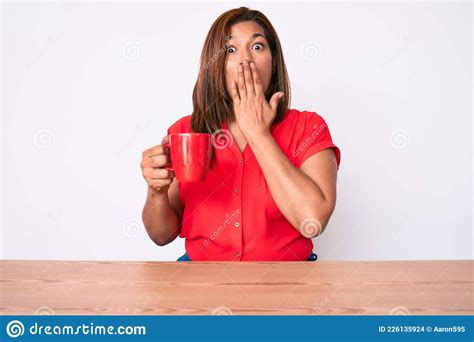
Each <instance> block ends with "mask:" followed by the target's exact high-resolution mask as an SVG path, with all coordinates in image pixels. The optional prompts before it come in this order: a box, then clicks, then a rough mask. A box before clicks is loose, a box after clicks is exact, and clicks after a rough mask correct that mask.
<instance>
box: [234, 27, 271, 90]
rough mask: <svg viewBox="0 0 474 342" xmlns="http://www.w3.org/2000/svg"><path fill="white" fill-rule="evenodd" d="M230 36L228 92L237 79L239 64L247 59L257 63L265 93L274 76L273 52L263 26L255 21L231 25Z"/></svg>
mask: <svg viewBox="0 0 474 342" xmlns="http://www.w3.org/2000/svg"><path fill="white" fill-rule="evenodd" d="M228 38H229V39H228V40H227V44H226V46H227V50H226V62H225V83H226V90H227V94H231V85H232V81H233V80H235V81H237V66H238V65H239V63H243V62H244V61H245V60H246V59H248V60H249V61H253V62H254V63H255V65H256V67H257V72H258V75H259V77H260V80H261V82H262V86H263V90H264V93H265V92H266V91H267V89H268V86H269V85H270V80H271V78H272V53H271V50H270V47H269V46H268V42H267V40H266V39H265V36H264V33H263V29H262V27H261V26H260V25H259V24H257V23H256V22H254V21H245V22H240V23H237V24H235V25H232V26H231V27H230V36H229V37H228Z"/></svg>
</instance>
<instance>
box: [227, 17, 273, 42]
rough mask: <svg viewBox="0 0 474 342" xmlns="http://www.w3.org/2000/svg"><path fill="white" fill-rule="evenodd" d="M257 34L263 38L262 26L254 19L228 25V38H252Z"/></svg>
mask: <svg viewBox="0 0 474 342" xmlns="http://www.w3.org/2000/svg"><path fill="white" fill-rule="evenodd" d="M257 34H258V36H263V37H264V38H265V34H264V32H263V29H262V27H261V26H260V25H259V24H257V23H256V22H254V21H244V22H241V23H237V24H234V25H232V26H231V27H230V39H233V38H234V39H235V38H239V37H240V38H254V37H256V36H257Z"/></svg>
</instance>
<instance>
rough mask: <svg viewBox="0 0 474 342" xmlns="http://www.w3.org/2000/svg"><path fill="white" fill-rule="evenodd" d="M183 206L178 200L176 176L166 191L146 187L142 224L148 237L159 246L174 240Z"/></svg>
mask: <svg viewBox="0 0 474 342" xmlns="http://www.w3.org/2000/svg"><path fill="white" fill-rule="evenodd" d="M182 217H183V207H182V206H181V204H180V202H179V190H178V184H177V182H176V178H175V179H174V180H173V183H171V185H170V187H169V189H168V192H166V191H165V192H157V191H156V190H155V189H153V188H148V193H147V199H146V202H145V206H144V207H143V213H142V218H143V224H144V225H145V228H146V231H147V233H148V236H149V237H150V239H151V240H152V241H153V242H155V243H156V244H157V245H159V246H164V245H167V244H169V243H170V242H172V241H174V239H176V237H177V236H178V235H179V233H180V231H181V221H182Z"/></svg>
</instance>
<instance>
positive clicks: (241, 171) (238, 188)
mask: <svg viewBox="0 0 474 342" xmlns="http://www.w3.org/2000/svg"><path fill="white" fill-rule="evenodd" d="M244 166H245V164H244V160H243V158H240V159H239V164H237V167H238V168H239V177H240V179H237V182H236V183H237V186H236V187H235V188H234V195H235V196H236V197H237V198H238V201H239V202H238V207H239V208H240V218H239V221H235V222H234V227H235V229H236V230H240V249H238V250H236V252H235V254H234V257H235V258H236V259H239V260H241V259H242V243H243V225H242V218H243V211H242V210H243V206H242V191H241V189H242V183H243V179H244Z"/></svg>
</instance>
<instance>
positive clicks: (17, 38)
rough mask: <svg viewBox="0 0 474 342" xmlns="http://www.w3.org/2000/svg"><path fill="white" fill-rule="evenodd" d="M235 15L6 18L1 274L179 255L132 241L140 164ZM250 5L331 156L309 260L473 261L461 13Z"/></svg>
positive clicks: (374, 6)
mask: <svg viewBox="0 0 474 342" xmlns="http://www.w3.org/2000/svg"><path fill="white" fill-rule="evenodd" d="M242 4H243V3H230V2H228V3H205V4H199V3H194V4H183V3H176V4H166V3H151V2H147V3H139V4H138V3H132V2H129V3H127V2H121V3H113V2H109V3H106V2H90V3H82V4H77V3H76V4H72V3H30V4H21V3H19V4H16V3H3V5H2V26H1V30H2V44H1V47H2V51H1V58H2V60H1V64H2V77H1V79H2V92H1V94H2V107H1V110H2V138H1V143H2V159H1V162H2V164H1V172H2V184H1V186H2V189H1V193H2V205H1V209H2V220H1V223H2V224H1V229H2V230H1V239H2V240H1V247H2V251H1V257H2V258H3V259H77V260H176V258H177V257H179V256H180V255H181V254H182V253H183V252H184V242H183V240H182V239H179V238H178V239H177V240H176V241H175V242H173V243H171V244H170V245H168V246H165V247H158V246H156V245H154V244H153V242H152V241H151V240H150V239H149V238H148V236H147V234H146V232H145V230H144V228H143V225H142V223H141V210H142V207H143V204H144V200H145V194H146V184H145V181H144V180H143V178H142V175H141V170H140V167H139V163H140V159H141V152H142V151H143V150H144V149H146V148H149V147H151V146H154V145H156V144H159V143H160V142H161V139H162V137H163V136H164V135H165V134H166V129H167V128H168V127H169V126H170V125H171V124H172V123H174V122H175V121H176V120H177V119H179V118H180V117H182V116H184V115H189V114H191V111H192V102H191V93H192V89H193V86H194V83H195V81H196V77H197V68H198V61H199V57H200V53H201V49H202V45H203V43H204V39H205V37H206V35H207V32H208V30H209V28H210V26H211V24H212V23H213V22H214V20H215V19H216V18H217V17H218V16H219V15H220V14H221V13H223V12H225V11H226V10H228V9H231V8H234V7H238V6H240V5H242ZM245 4H246V5H247V6H249V7H251V8H253V9H258V10H260V11H262V12H263V13H264V14H265V15H267V17H268V18H269V19H270V21H271V22H272V23H273V25H274V27H275V28H276V30H277V32H278V34H279V36H280V39H281V42H282V46H283V50H284V56H285V60H286V63H287V67H288V71H289V75H290V81H291V85H292V94H293V97H292V105H291V107H292V108H296V109H299V110H310V111H316V112H317V113H319V114H320V115H321V116H323V118H325V119H326V121H327V123H328V126H329V128H330V131H331V134H332V137H333V140H334V142H335V143H336V145H338V146H339V147H340V149H341V152H342V161H341V166H340V169H339V174H338V198H337V206H336V210H335V211H334V214H333V216H332V218H331V220H330V222H329V225H328V227H327V229H326V231H325V232H324V234H323V235H322V236H320V237H318V238H316V239H314V243H315V251H316V252H317V253H318V255H319V258H320V260H383V259H395V260H402V259H471V258H472V256H473V254H472V244H473V236H472V196H471V194H472V182H471V177H472V158H473V154H472V150H471V148H472V139H471V131H472V117H471V115H472V111H471V98H472V90H473V83H472V73H471V72H472V65H471V62H472V49H471V48H472V26H471V16H472V9H471V4H470V3H467V2H466V3H460V4H452V3H438V4H432V3H428V2H425V3H419V4H411V3H407V2H402V3H383V2H381V3H356V2H336V3H326V2H323V3H314V4H311V3H302V4H294V3H291V4H287V3H245Z"/></svg>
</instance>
